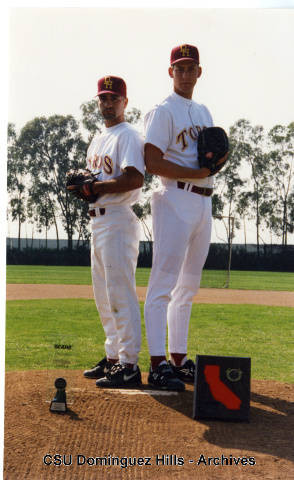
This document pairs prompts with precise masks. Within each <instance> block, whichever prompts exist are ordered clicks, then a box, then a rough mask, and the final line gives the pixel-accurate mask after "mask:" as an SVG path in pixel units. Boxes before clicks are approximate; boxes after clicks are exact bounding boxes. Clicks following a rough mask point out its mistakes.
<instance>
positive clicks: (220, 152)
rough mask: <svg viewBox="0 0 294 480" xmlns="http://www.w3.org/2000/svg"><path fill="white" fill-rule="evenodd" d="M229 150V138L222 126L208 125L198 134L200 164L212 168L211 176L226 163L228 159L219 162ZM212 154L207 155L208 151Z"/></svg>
mask: <svg viewBox="0 0 294 480" xmlns="http://www.w3.org/2000/svg"><path fill="white" fill-rule="evenodd" d="M228 151H229V139H228V136H227V134H226V132H225V131H224V130H223V129H222V128H220V127H208V128H204V129H203V130H201V132H200V133H199V135H198V160H199V166H200V168H201V167H206V168H208V169H209V170H210V174H209V177H211V175H215V174H216V173H217V172H218V171H219V170H220V169H221V168H222V167H223V165H224V164H225V163H226V161H227V159H226V160H225V161H224V162H222V163H220V164H218V165H217V162H218V161H219V160H220V158H223V157H224V156H225V155H226V153H228ZM209 152H211V153H212V155H211V153H210V155H208V156H206V154H207V153H209Z"/></svg>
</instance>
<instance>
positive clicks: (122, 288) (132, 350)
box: [91, 205, 141, 363]
mask: <svg viewBox="0 0 294 480" xmlns="http://www.w3.org/2000/svg"><path fill="white" fill-rule="evenodd" d="M105 210H106V211H105V215H99V208H98V209H97V208H96V212H97V214H98V216H96V217H93V218H92V244H91V271H92V282H93V291H94V298H95V302H96V306H97V310H98V312H99V315H100V319H101V322H102V325H103V328H104V332H105V336H106V341H105V351H106V355H107V357H108V358H113V359H114V358H118V359H119V361H120V362H124V363H137V361H138V355H139V351H140V347H141V314H140V307H139V303H138V297H137V294H136V281H135V271H136V266H137V257H138V253H139V239H140V225H139V220H138V219H137V217H136V215H135V214H134V212H133V211H132V210H131V208H130V207H128V206H124V205H121V206H112V207H106V209H105Z"/></svg>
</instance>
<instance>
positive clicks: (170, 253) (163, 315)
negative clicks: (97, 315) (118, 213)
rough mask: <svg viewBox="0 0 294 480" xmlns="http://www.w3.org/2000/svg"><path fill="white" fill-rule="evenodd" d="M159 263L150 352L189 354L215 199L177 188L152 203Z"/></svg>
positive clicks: (148, 317) (151, 291)
mask: <svg viewBox="0 0 294 480" xmlns="http://www.w3.org/2000/svg"><path fill="white" fill-rule="evenodd" d="M151 208H152V222H153V237H154V243H153V265H152V270H151V275H150V279H149V285H148V291H147V298H146V303H145V323H146V333H147V340H148V344H149V353H150V355H151V356H159V355H160V356H161V355H162V356H163V355H165V344H166V326H167V325H168V351H169V352H170V353H187V339H188V330H189V321H190V315H191V308H192V301H193V297H194V295H196V293H197V291H198V289H199V286H200V281H201V275H202V269H203V266H204V264H205V260H206V258H207V255H208V250H209V244H210V237H211V223H212V222H211V197H205V196H203V195H198V194H195V193H192V192H188V191H185V190H179V189H177V188H175V187H169V188H167V189H165V190H163V191H160V192H155V193H154V194H153V197H152V201H151Z"/></svg>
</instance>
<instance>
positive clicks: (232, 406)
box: [193, 355, 251, 422]
mask: <svg viewBox="0 0 294 480" xmlns="http://www.w3.org/2000/svg"><path fill="white" fill-rule="evenodd" d="M250 368H251V359H250V358H246V357H219V356H214V355H196V366H195V385H194V402H193V418H194V419H196V420H197V419H206V420H225V421H236V422H249V411H250Z"/></svg>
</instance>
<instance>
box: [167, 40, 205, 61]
mask: <svg viewBox="0 0 294 480" xmlns="http://www.w3.org/2000/svg"><path fill="white" fill-rule="evenodd" d="M182 60H193V61H194V62H196V63H197V64H199V52H198V49H197V47H194V45H187V44H185V45H179V46H178V47H175V48H173V49H172V51H171V54H170V64H171V65H174V64H175V63H178V62H181V61H182Z"/></svg>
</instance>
